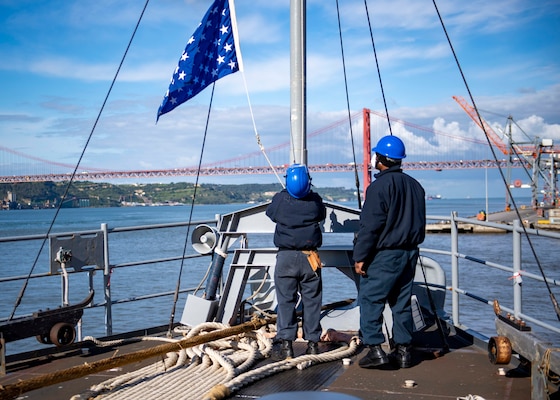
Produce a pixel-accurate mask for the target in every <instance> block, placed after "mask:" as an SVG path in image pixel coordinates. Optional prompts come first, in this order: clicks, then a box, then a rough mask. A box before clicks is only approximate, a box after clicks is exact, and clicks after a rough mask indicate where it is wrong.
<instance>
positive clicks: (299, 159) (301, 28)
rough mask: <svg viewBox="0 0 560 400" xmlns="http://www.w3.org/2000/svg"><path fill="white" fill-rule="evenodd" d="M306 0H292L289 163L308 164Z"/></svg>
mask: <svg viewBox="0 0 560 400" xmlns="http://www.w3.org/2000/svg"><path fill="white" fill-rule="evenodd" d="M305 9H306V0H290V131H291V132H290V142H291V147H290V148H291V154H290V159H291V160H290V161H291V162H294V163H298V164H305V165H307V118H306V112H307V110H306V108H307V107H306V100H307V99H306V76H307V75H306V73H307V68H306V57H305V56H306V14H305Z"/></svg>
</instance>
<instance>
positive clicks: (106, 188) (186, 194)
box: [0, 181, 355, 209]
mask: <svg viewBox="0 0 560 400" xmlns="http://www.w3.org/2000/svg"><path fill="white" fill-rule="evenodd" d="M281 188H282V187H281V186H280V184H278V183H271V184H238V185H220V184H200V185H198V186H197V187H195V185H194V184H193V183H187V182H177V183H146V184H122V185H121V184H119V185H117V184H111V183H96V182H88V181H74V182H72V184H71V185H70V186H68V182H22V183H2V184H0V198H1V199H2V208H3V209H29V208H56V207H59V206H60V204H61V203H62V207H65V208H66V207H69V208H70V207H123V206H132V205H153V204H158V205H161V204H190V203H192V201H193V197H195V196H196V202H197V203H198V204H233V203H261V202H265V201H268V200H270V199H271V198H272V196H273V195H274V194H275V193H276V192H277V191H279V190H281ZM314 190H315V191H317V192H318V193H319V194H320V195H321V196H322V197H323V198H324V199H325V200H328V201H347V200H352V199H353V198H355V194H354V190H352V189H346V188H342V187H333V188H314Z"/></svg>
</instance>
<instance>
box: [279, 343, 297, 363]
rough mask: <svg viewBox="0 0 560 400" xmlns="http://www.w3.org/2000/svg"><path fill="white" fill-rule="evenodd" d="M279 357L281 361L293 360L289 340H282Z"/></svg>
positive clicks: (292, 351)
mask: <svg viewBox="0 0 560 400" xmlns="http://www.w3.org/2000/svg"><path fill="white" fill-rule="evenodd" d="M280 355H281V357H282V359H283V360H285V359H286V358H294V349H293V347H292V341H291V340H284V339H282V347H281V349H280Z"/></svg>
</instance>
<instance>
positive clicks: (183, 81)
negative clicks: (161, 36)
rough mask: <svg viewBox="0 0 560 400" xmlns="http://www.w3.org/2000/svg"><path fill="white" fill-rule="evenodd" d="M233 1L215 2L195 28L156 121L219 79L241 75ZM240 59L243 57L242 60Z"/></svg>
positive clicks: (218, 0)
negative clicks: (230, 2) (235, 74)
mask: <svg viewBox="0 0 560 400" xmlns="http://www.w3.org/2000/svg"><path fill="white" fill-rule="evenodd" d="M229 1H230V0H215V1H214V3H213V4H212V6H210V8H209V9H208V11H207V12H206V15H205V16H204V18H203V19H202V21H201V22H200V24H199V25H198V28H196V30H195V32H194V34H193V35H192V36H191V38H190V39H189V41H188V42H187V46H186V47H185V51H184V52H183V54H182V55H181V58H180V59H179V64H178V65H177V68H175V71H174V72H173V77H172V78H171V83H170V84H169V89H168V90H167V93H165V96H164V98H163V102H162V103H161V106H160V107H159V110H158V113H157V119H158V120H159V117H160V116H161V115H163V114H165V113H168V112H169V111H171V110H173V109H174V108H175V107H177V106H179V105H180V104H182V103H184V102H185V101H187V100H189V99H191V98H192V97H194V96H196V95H197V94H198V93H200V92H201V91H202V90H204V88H206V86H208V85H210V84H211V83H212V82H215V81H217V80H218V79H220V78H222V77H224V76H226V75H229V74H231V73H234V72H236V71H239V64H240V62H238V55H237V49H236V36H237V32H236V30H235V28H236V27H235V10H233V0H231V1H232V5H231V7H232V10H230V4H229ZM239 59H241V57H239Z"/></svg>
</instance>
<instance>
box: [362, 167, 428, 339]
mask: <svg viewBox="0 0 560 400" xmlns="http://www.w3.org/2000/svg"><path fill="white" fill-rule="evenodd" d="M375 178H376V179H375V181H373V182H372V183H371V184H370V185H369V187H368V188H367V191H366V200H365V202H364V206H363V209H362V212H361V215H360V230H359V232H358V235H357V237H356V240H355V243H354V252H353V259H354V261H355V262H364V268H366V275H362V276H361V277H360V286H359V293H358V301H359V305H360V331H361V336H362V340H363V342H364V344H365V345H372V346H374V345H379V344H382V343H383V342H384V341H385V337H384V335H383V331H382V324H383V309H384V307H385V303H386V302H388V304H389V306H390V307H391V311H392V314H393V340H394V341H395V343H396V344H401V345H408V344H410V343H411V341H412V330H413V320H412V309H411V304H410V298H411V296H412V283H413V280H414V274H415V270H416V262H417V260H418V245H419V244H420V243H422V242H423V241H424V237H425V234H426V202H425V192H424V189H423V188H422V186H421V185H420V183H418V182H417V181H416V180H415V179H414V178H412V177H411V176H409V175H407V174H405V173H403V172H402V169H401V167H400V165H393V166H391V167H390V168H388V169H387V170H385V171H382V172H380V173H378V174H376V175H375Z"/></svg>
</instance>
